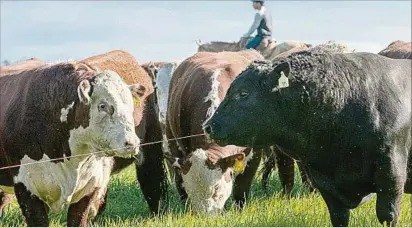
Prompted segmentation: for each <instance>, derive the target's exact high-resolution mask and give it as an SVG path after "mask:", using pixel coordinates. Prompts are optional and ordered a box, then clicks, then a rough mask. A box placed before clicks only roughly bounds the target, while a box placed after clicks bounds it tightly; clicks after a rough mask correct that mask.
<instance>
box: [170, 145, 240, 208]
mask: <svg viewBox="0 0 412 228" xmlns="http://www.w3.org/2000/svg"><path fill="white" fill-rule="evenodd" d="M207 153H208V152H207V150H202V149H197V150H196V151H194V152H193V153H192V154H191V156H190V158H189V159H188V160H186V161H185V162H184V163H185V164H179V160H177V159H176V162H175V163H174V164H173V166H175V167H178V168H181V169H182V170H181V171H182V178H183V186H184V188H185V190H186V192H187V194H188V197H189V201H190V204H191V207H192V211H193V212H195V213H207V214H210V215H214V214H216V213H219V212H220V211H222V210H223V207H224V205H225V202H226V200H227V199H228V198H229V196H230V194H231V192H232V187H233V179H234V172H233V168H232V167H233V163H234V161H235V160H236V159H239V161H241V162H243V159H244V154H243V153H241V154H235V155H232V156H229V157H226V158H222V159H221V160H219V161H218V163H219V164H221V165H216V167H215V168H214V169H211V167H210V166H208V165H206V161H207V159H208V155H207ZM239 157H240V158H239Z"/></svg>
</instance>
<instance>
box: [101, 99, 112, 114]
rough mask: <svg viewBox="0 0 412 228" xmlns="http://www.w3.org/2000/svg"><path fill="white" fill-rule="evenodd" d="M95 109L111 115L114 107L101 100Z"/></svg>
mask: <svg viewBox="0 0 412 228" xmlns="http://www.w3.org/2000/svg"><path fill="white" fill-rule="evenodd" d="M97 109H98V110H99V112H106V113H107V114H110V115H113V113H114V107H113V106H111V105H109V104H108V103H106V102H105V101H102V102H100V103H99V105H98V106H97Z"/></svg>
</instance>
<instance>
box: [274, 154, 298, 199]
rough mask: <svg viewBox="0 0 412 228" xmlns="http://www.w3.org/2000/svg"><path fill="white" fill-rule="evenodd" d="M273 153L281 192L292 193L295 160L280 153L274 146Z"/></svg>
mask: <svg viewBox="0 0 412 228" xmlns="http://www.w3.org/2000/svg"><path fill="white" fill-rule="evenodd" d="M274 153H275V154H276V162H277V166H278V172H279V179H280V183H281V185H282V192H283V193H284V194H286V195H290V194H291V193H292V189H293V184H294V179H295V167H294V164H295V161H294V160H293V159H292V158H291V157H289V156H287V155H285V154H284V153H282V152H281V151H280V150H279V149H278V148H277V147H276V146H275V147H274Z"/></svg>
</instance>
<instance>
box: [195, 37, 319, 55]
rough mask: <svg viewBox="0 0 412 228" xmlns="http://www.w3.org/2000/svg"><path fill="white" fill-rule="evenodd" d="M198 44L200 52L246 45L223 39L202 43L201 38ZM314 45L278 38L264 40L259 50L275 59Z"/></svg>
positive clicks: (234, 50)
mask: <svg viewBox="0 0 412 228" xmlns="http://www.w3.org/2000/svg"><path fill="white" fill-rule="evenodd" d="M196 44H197V45H198V49H197V51H198V52H222V51H230V52H236V51H240V50H243V49H244V47H242V45H241V44H240V41H239V42H222V41H212V42H208V43H202V42H201V41H200V40H197V41H196ZM309 47H312V45H311V44H308V43H305V42H302V41H293V40H289V41H284V42H281V43H279V42H278V41H276V40H263V42H262V43H261V44H260V45H259V47H258V48H257V50H258V51H259V52H260V53H261V54H262V55H263V57H264V58H265V59H273V58H275V57H276V56H277V55H279V54H281V53H283V52H286V51H289V50H291V49H294V48H309Z"/></svg>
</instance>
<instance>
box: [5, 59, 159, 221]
mask: <svg viewBox="0 0 412 228" xmlns="http://www.w3.org/2000/svg"><path fill="white" fill-rule="evenodd" d="M112 54H113V55H112V56H111V57H112V60H111V61H110V60H109V61H106V64H102V65H100V66H99V67H100V68H101V71H100V70H96V68H97V67H95V66H91V65H93V63H96V64H95V65H98V64H97V62H99V61H97V58H91V59H88V60H87V61H85V62H89V63H90V64H91V65H89V64H86V63H81V62H80V63H62V64H56V65H53V66H48V67H43V68H39V69H35V70H31V71H25V72H22V73H20V74H10V75H6V76H4V77H1V78H0V81H1V98H2V99H1V102H2V110H1V111H2V112H1V116H0V117H1V119H0V120H1V121H0V123H1V127H0V129H1V130H2V138H1V139H2V141H1V146H2V148H3V149H4V150H3V152H4V153H3V155H2V159H1V163H0V164H1V167H5V166H9V165H11V164H19V163H21V162H23V163H24V162H28V161H30V162H31V161H33V160H34V161H36V160H41V159H43V160H44V159H47V158H58V157H62V156H66V157H67V156H70V155H79V157H76V158H68V159H67V158H66V159H65V160H60V161H54V162H44V163H41V164H35V165H27V166H22V167H21V168H13V169H4V170H0V185H2V187H1V188H2V189H3V190H6V191H8V192H16V193H17V199H18V202H19V204H20V205H21V207H22V209H23V214H24V215H25V217H26V222H27V223H28V225H37V226H41V225H42V226H46V225H48V219H47V213H46V211H48V209H47V208H51V209H52V210H54V211H60V210H61V208H62V206H63V205H64V204H71V205H70V207H69V212H68V219H67V222H68V225H69V226H77V225H86V223H85V222H86V220H87V216H88V214H89V213H90V214H92V215H93V214H95V213H96V212H97V207H98V206H99V205H91V204H93V203H94V202H92V201H93V200H99V199H102V198H104V194H105V189H106V188H107V182H108V180H109V176H110V173H111V172H112V171H116V170H119V168H121V165H122V164H119V162H118V161H119V160H120V161H122V159H125V160H126V161H128V162H130V161H133V159H130V158H127V157H130V155H132V154H135V153H136V152H137V150H136V149H137V146H138V144H139V141H140V140H139V138H138V137H137V136H136V131H135V126H136V124H138V123H139V120H138V119H137V118H136V117H139V116H140V118H141V121H140V122H143V119H145V118H147V116H145V115H144V114H143V111H141V112H136V107H134V106H135V105H134V104H136V103H139V102H133V99H132V94H133V96H134V98H135V101H138V100H139V99H140V104H142V107H143V104H144V97H145V96H147V93H146V92H145V90H149V91H150V86H149V87H147V88H148V89H146V87H145V86H143V85H136V84H135V85H129V86H128V85H126V84H125V81H126V82H127V79H128V78H129V82H130V81H131V80H136V78H134V77H135V76H136V75H135V74H133V73H130V72H129V74H127V72H128V71H130V68H129V69H123V70H125V72H123V73H124V75H123V79H122V78H120V77H119V75H118V74H117V73H115V72H114V71H103V68H111V69H113V70H116V71H121V70H122V69H120V68H121V67H119V65H121V64H120V63H121V62H124V61H125V58H126V59H127V58H129V59H130V54H125V53H124V52H123V53H121V52H114V53H112ZM107 56H110V55H106V57H107ZM113 57H115V58H113ZM114 59H117V61H118V62H116V61H115V60H114ZM132 59H133V63H134V64H135V65H134V66H137V65H136V62H135V60H134V58H133V57H132ZM101 60H102V59H101ZM106 60H107V59H106ZM100 62H105V61H104V60H103V61H100ZM129 62H130V61H129ZM131 66H133V65H131ZM132 71H133V70H132ZM142 72H143V73H145V72H144V70H142ZM148 78H149V76H148V75H147V74H146V78H141V79H140V81H142V82H143V84H145V83H144V80H147V81H148V82H149V84H150V78H149V79H148ZM76 86H77V87H76ZM17 94H18V95H19V96H17ZM66 103H67V104H66ZM17 104H20V105H17ZM3 107H4V109H3ZM133 109H134V110H133ZM23 110H24V111H23ZM141 110H143V108H141ZM133 112H134V113H133ZM11 114H13V115H11ZM43 116H48V117H49V118H46V119H45V118H44V117H43ZM154 116H155V115H154ZM15 118H19V121H15V120H16V119H15ZM147 122H148V121H145V123H146V124H147ZM140 125H141V124H140ZM140 125H139V127H140ZM13 127H14V129H13ZM148 128H149V127H147V128H145V129H148ZM142 132H143V133H144V130H143V131H142ZM138 134H139V132H138ZM144 135H145V139H144V140H146V138H150V136H148V135H151V134H150V133H147V132H146V133H144ZM149 140H150V139H149ZM121 141H123V142H121ZM128 145H130V146H131V149H127V146H128ZM122 147H123V148H125V149H123V150H126V149H127V150H128V153H127V154H122V153H121V152H122V149H119V150H112V151H108V152H106V153H101V154H100V155H99V154H96V155H90V154H88V153H90V152H93V151H95V150H105V151H106V150H108V149H116V148H122ZM10 151H13V152H12V153H11V152H10ZM158 151H160V158H158V160H160V161H162V156H161V148H160V147H159V150H158ZM80 154H81V155H80ZM83 155H84V157H83ZM113 155H114V156H115V157H113ZM124 155H128V156H126V157H124ZM116 156H119V157H116ZM121 157H124V158H121ZM149 160H150V159H149ZM130 163H131V162H130ZM130 163H128V164H130ZM123 164H124V162H123ZM143 164H144V162H143ZM149 166H150V167H151V168H148V169H145V171H144V172H139V174H138V175H139V181H140V179H145V180H146V182H148V183H150V181H151V180H149V179H148V178H147V177H148V176H149V175H148V174H149V173H151V171H152V170H150V169H154V167H153V165H149ZM76 167H77V168H78V169H77V170H76V169H75V168H76ZM139 171H141V170H139ZM27 174H28V175H27ZM35 174H36V175H35ZM63 174H64V175H63ZM142 176H144V177H146V178H141V177H142ZM43 177H45V178H43ZM48 178H49V179H48ZM160 179H164V177H161V178H160ZM48 180H50V181H51V182H53V183H51V182H50V181H48ZM16 182H18V183H16ZM20 182H21V183H20ZM155 182H156V180H155ZM13 185H14V189H13V187H12V186H13ZM150 185H151V186H150ZM155 185H156V184H148V187H146V192H147V191H151V192H153V191H152V190H156V191H158V192H157V193H155V194H159V192H160V187H158V186H155ZM10 186H11V187H10ZM153 186H155V187H154V188H153ZM142 190H143V192H144V193H145V189H144V188H143V187H142ZM30 195H34V197H30ZM152 195H153V194H152ZM145 197H146V199H147V198H150V197H151V196H150V194H145ZM148 203H149V206H150V202H148ZM156 204H157V205H158V202H157V203H154V204H153V205H156ZM93 209H94V210H93ZM151 209H152V208H151ZM87 210H89V211H87Z"/></svg>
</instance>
